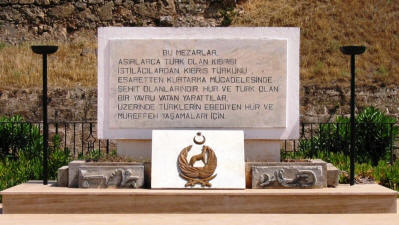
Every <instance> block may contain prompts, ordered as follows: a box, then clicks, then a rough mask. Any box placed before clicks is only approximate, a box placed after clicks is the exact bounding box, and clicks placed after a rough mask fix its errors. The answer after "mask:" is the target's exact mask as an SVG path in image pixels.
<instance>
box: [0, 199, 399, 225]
mask: <svg viewBox="0 0 399 225" xmlns="http://www.w3.org/2000/svg"><path fill="white" fill-rule="evenodd" d="M397 204H398V206H399V199H398V200H397ZM1 211H2V204H0V213H1ZM0 224H2V225H14V224H29V225H47V224H48V225H53V224H57V225H83V224H84V225H86V224H96V225H111V224H112V225H119V224H137V225H141V224H146V225H152V224H154V225H155V224H157V225H158V224H163V225H177V224H179V225H194V224H201V225H219V224H220V225H235V224H237V225H238V224H239V225H241V224H251V225H261V224H262V225H263V224H275V225H280V224H281V225H283V224H284V225H288V224H290V225H309V224H322V225H329V224H331V225H333V224H334V225H335V224H340V225H356V224H359V225H375V224H378V225H398V224H399V210H398V213H397V214H296V215H295V214H131V215H120V214H117V215H113V214H102V215H100V214H96V215H93V214H92V215H82V214H73V215H71V214H61V215H59V214H46V215H43V214H42V215H40V214H39V215H38V214H35V215H22V214H21V215H12V214H10V215H0Z"/></svg>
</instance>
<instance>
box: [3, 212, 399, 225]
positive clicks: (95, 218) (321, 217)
mask: <svg viewBox="0 0 399 225" xmlns="http://www.w3.org/2000/svg"><path fill="white" fill-rule="evenodd" d="M0 224H2V225H15V224H29V225H54V224H57V225H83V224H84V225H87V224H96V225H122V224H137V225H142V224H145V225H155V224H156V225H158V224H162V225H194V224H199V225H236V224H237V225H242V224H250V225H268V224H274V225H282V224H284V225H287V224H290V225H309V224H311V225H314V224H320V225H330V224H331V225H336V224H339V225H357V224H359V225H376V224H378V225H398V224H399V215H397V214H314V215H312V214H296V215H294V214H131V215H121V214H96V215H95V214H90V215H82V214H80V215H79V214H72V215H71V214H69V215H68V214H62V215H60V214H50V215H40V214H35V215H12V214H10V215H1V216H0Z"/></svg>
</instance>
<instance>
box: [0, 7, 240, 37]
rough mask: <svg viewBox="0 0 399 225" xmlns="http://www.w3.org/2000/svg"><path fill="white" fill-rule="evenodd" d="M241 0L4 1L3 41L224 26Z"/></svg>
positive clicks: (1, 12)
mask: <svg viewBox="0 0 399 225" xmlns="http://www.w3.org/2000/svg"><path fill="white" fill-rule="evenodd" d="M235 4H236V0H76V1H71V0H0V40H2V41H6V42H10V43H16V42H18V41H23V40H30V39H34V38H37V37H41V38H57V39H62V38H66V37H67V35H68V34H70V33H73V32H75V31H79V30H93V31H94V30H96V28H97V27H104V26H205V27H208V26H219V25H220V24H221V23H222V21H223V12H224V11H226V10H228V9H232V8H234V6H235Z"/></svg>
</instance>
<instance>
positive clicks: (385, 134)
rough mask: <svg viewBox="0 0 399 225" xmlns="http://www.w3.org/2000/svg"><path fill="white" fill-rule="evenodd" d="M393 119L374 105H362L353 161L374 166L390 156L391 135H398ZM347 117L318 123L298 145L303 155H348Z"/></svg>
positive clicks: (348, 126) (309, 156) (348, 123)
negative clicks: (324, 153) (313, 131)
mask: <svg viewBox="0 0 399 225" xmlns="http://www.w3.org/2000/svg"><path fill="white" fill-rule="evenodd" d="M395 123H396V119H395V118H394V117H389V116H386V115H384V114H383V113H382V112H380V111H379V110H378V109H376V108H374V107H368V108H366V109H364V110H363V111H362V112H361V113H360V114H359V115H357V117H356V131H357V132H356V162H359V163H368V162H371V164H372V165H373V166H377V165H378V162H379V161H380V160H388V161H389V160H390V157H391V155H390V153H391V152H390V146H391V138H392V139H393V140H394V138H395V137H396V136H397V135H398V127H397V126H394V125H393V126H392V125H391V124H395ZM350 136H351V130H350V120H349V118H347V117H338V118H337V120H336V124H321V125H320V127H319V130H318V131H317V132H316V134H315V135H314V136H313V137H312V138H311V139H302V140H301V141H300V143H299V149H300V151H302V152H303V154H304V155H305V156H306V157H307V158H314V156H315V155H317V154H319V153H320V152H334V153H344V154H346V155H349V146H350Z"/></svg>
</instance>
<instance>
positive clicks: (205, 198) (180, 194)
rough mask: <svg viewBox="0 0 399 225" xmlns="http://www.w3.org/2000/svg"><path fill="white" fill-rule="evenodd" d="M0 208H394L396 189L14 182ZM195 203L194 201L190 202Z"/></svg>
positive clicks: (316, 210) (97, 210)
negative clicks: (163, 187) (182, 187)
mask: <svg viewBox="0 0 399 225" xmlns="http://www.w3.org/2000/svg"><path fill="white" fill-rule="evenodd" d="M1 195H2V196H3V213H4V214H14V213H30V214H54V213H57V214H65V213H67V214H86V213H96V214H115V213H291V214H293V213H294V214H303V213H344V214H348V213H396V210H397V208H396V207H397V206H396V196H397V192H396V191H393V190H391V189H388V188H385V187H382V186H380V185H377V184H363V185H362V184H359V185H354V186H349V185H339V186H338V187H337V188H323V189H267V190H265V189H246V190H184V191H182V190H150V189H81V188H67V187H56V186H54V183H51V182H50V184H49V185H43V184H42V182H41V181H36V182H33V181H32V182H28V183H24V184H20V185H17V186H15V187H12V188H9V189H7V190H4V191H2V192H1ZM193 203H195V204H193Z"/></svg>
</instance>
